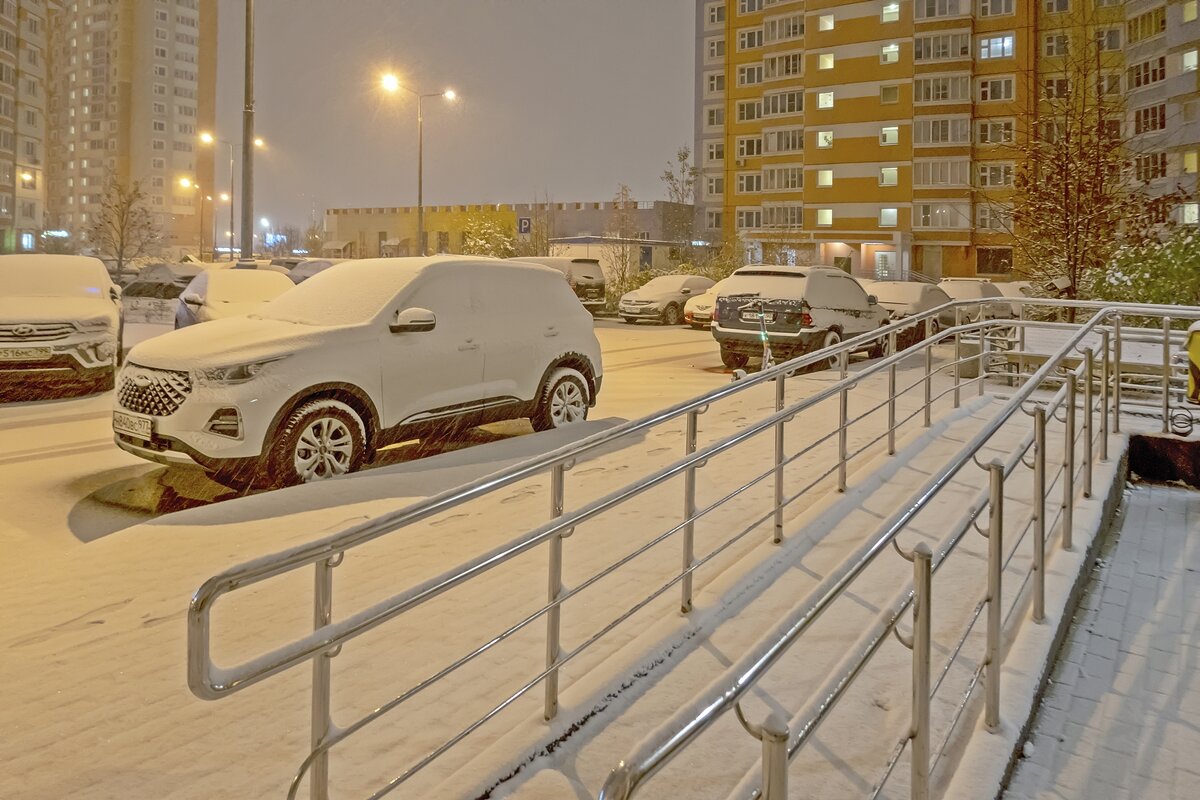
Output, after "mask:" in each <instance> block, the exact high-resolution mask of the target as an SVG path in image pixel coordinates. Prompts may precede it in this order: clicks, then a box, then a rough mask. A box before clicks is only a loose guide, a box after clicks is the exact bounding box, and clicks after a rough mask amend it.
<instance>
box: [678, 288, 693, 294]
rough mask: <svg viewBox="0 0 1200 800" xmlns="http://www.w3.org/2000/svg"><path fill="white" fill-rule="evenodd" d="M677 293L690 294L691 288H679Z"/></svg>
mask: <svg viewBox="0 0 1200 800" xmlns="http://www.w3.org/2000/svg"><path fill="white" fill-rule="evenodd" d="M679 293H680V294H691V293H692V290H691V289H681V290H680V291H679Z"/></svg>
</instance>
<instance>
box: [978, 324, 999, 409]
mask: <svg viewBox="0 0 1200 800" xmlns="http://www.w3.org/2000/svg"><path fill="white" fill-rule="evenodd" d="M992 330H994V329H986V328H980V329H979V360H978V361H977V362H976V364H977V369H976V376H975V377H976V380H975V386H976V387H977V389H978V396H979V397H983V383H984V380H983V379H984V376H986V375H987V368H988V364H989V363H990V362H989V358H988V356H989V355H990V354H991V352H992V336H993V333H992Z"/></svg>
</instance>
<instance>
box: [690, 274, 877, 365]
mask: <svg viewBox="0 0 1200 800" xmlns="http://www.w3.org/2000/svg"><path fill="white" fill-rule="evenodd" d="M727 281H728V283H726V285H725V286H724V287H723V288H722V289H721V293H720V295H719V296H718V297H717V310H716V316H715V317H714V319H713V323H712V334H713V338H714V339H716V340H717V342H719V343H720V345H721V362H722V363H723V364H724V365H725V366H726V367H728V368H730V369H736V368H738V367H744V366H746V364H747V362H749V360H750V358H752V357H757V356H760V355H762V351H763V345H762V333H763V332H764V331H765V333H766V336H767V340H768V342H770V345H771V351H772V354H773V355H775V356H776V357H778V358H779V359H780V360H786V359H791V358H795V357H796V356H799V355H802V354H804V353H807V352H811V351H813V350H819V349H820V348H822V347H830V346H832V345H835V344H837V343H838V342H840V341H842V340H843V339H844V338H849V337H852V336H858V335H859V334H862V333H866V332H868V331H872V330H875V329H876V328H879V327H880V326H882V325H886V324H887V322H888V312H887V310H886V309H885V308H884V307H883V306H881V305H879V304H878V303H877V302H876V300H875V298H874V297H872V296H868V295H867V293H866V291H864V290H863V288H862V286H860V285H859V283H858V281H856V280H855V279H854V278H852V277H850V276H849V275H847V274H846V273H845V272H843V271H842V270H840V269H834V268H832V267H793V266H770V265H763V264H752V265H750V266H747V267H742V268H741V269H739V270H737V271H736V272H734V273H733V275H731V276H730V277H729V278H728V279H727ZM884 344H885V341H884V340H882V339H881V340H879V341H876V342H874V343H872V344H870V345H867V346H865V347H864V349H865V350H868V352H869V353H870V354H871V355H872V356H876V357H877V356H881V355H883V352H884ZM836 364H837V359H836V358H835V357H831V358H830V360H829V365H830V366H831V367H832V366H836Z"/></svg>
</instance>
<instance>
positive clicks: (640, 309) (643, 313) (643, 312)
mask: <svg viewBox="0 0 1200 800" xmlns="http://www.w3.org/2000/svg"><path fill="white" fill-rule="evenodd" d="M617 310H618V311H619V312H620V314H621V316H622V317H646V318H651V317H653V318H654V319H658V318H659V317H660V316H662V309H661V308H659V307H658V306H620V307H619V308H618V309H617Z"/></svg>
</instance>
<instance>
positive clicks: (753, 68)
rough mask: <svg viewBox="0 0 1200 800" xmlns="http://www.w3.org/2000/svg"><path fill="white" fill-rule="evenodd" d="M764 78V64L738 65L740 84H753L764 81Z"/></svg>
mask: <svg viewBox="0 0 1200 800" xmlns="http://www.w3.org/2000/svg"><path fill="white" fill-rule="evenodd" d="M762 80H763V67H762V64H749V65H747V66H743V67H738V86H752V85H754V84H756V83H762Z"/></svg>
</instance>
